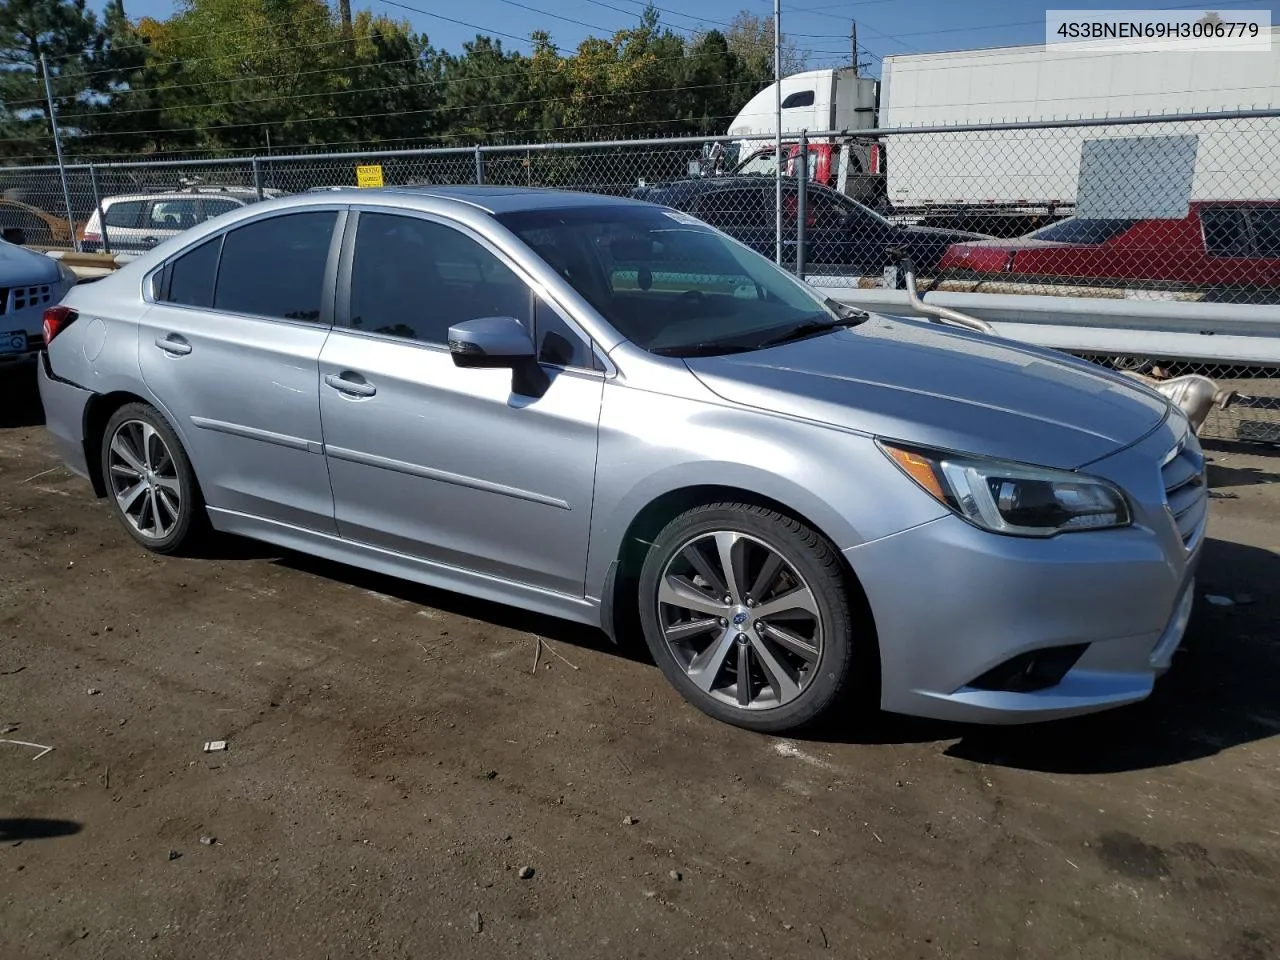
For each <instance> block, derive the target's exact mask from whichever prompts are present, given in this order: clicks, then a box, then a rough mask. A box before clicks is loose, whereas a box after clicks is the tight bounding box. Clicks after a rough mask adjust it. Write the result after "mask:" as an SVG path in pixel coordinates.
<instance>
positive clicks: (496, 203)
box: [352, 184, 638, 215]
mask: <svg viewBox="0 0 1280 960" xmlns="http://www.w3.org/2000/svg"><path fill="white" fill-rule="evenodd" d="M376 189H377V192H378V193H381V194H383V195H386V194H404V195H407V196H417V197H430V198H433V199H438V200H454V201H458V202H461V203H466V204H468V205H470V206H473V207H478V208H480V209H481V210H484V211H486V212H488V213H491V214H495V215H496V214H501V213H514V212H517V211H521V210H549V209H563V208H565V207H593V206H595V207H599V206H618V205H627V206H634V205H636V204H637V203H638V201H635V200H630V199H627V198H626V197H611V196H606V195H603V194H599V193H578V192H575V191H571V190H552V189H548V188H545V187H504V186H492V187H490V186H480V185H474V184H467V185H460V186H449V185H445V184H441V185H435V184H432V185H425V184H424V185H415V186H408V187H380V188H376ZM352 192H353V193H358V194H359V195H361V196H368V195H369V193H370V192H372V191H370V190H368V189H365V190H356V189H354V188H353V190H352Z"/></svg>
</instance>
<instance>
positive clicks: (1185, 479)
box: [1160, 433, 1209, 550]
mask: <svg viewBox="0 0 1280 960" xmlns="http://www.w3.org/2000/svg"><path fill="white" fill-rule="evenodd" d="M1160 473H1161V476H1162V478H1163V480H1164V502H1165V505H1166V506H1167V507H1168V508H1169V515H1170V516H1171V517H1173V522H1174V523H1175V524H1176V525H1177V527H1178V535H1179V536H1181V537H1182V543H1183V546H1185V547H1186V548H1187V549H1188V550H1192V549H1194V548H1195V546H1196V544H1197V543H1198V542H1199V541H1200V535H1201V534H1202V533H1204V522H1205V518H1206V516H1207V515H1208V511H1209V490H1208V487H1207V485H1206V484H1205V477H1204V456H1203V454H1201V453H1200V447H1199V444H1197V443H1196V442H1195V439H1194V438H1193V437H1192V435H1191V434H1190V433H1188V434H1187V436H1186V437H1184V438H1183V440H1182V441H1181V442H1180V443H1179V444H1178V445H1177V446H1176V447H1174V448H1173V449H1172V450H1170V451H1169V453H1168V454H1167V455H1166V456H1165V461H1164V464H1163V465H1162V466H1161V468H1160Z"/></svg>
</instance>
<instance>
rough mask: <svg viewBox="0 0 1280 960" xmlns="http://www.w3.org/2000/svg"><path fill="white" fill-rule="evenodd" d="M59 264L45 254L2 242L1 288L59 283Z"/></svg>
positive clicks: (0, 242) (0, 244)
mask: <svg viewBox="0 0 1280 960" xmlns="http://www.w3.org/2000/svg"><path fill="white" fill-rule="evenodd" d="M57 282H58V264H57V262H56V261H54V260H52V259H50V258H49V257H46V256H45V255H44V254H43V253H36V252H35V251H34V250H26V249H24V248H22V247H16V246H14V245H13V244H12V243H4V242H3V241H0V286H4V287H13V286H21V285H22V284H24V283H57Z"/></svg>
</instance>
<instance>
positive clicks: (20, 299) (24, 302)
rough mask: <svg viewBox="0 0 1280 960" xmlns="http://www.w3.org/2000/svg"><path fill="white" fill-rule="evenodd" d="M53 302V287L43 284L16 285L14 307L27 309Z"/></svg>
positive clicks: (15, 308)
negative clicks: (30, 285)
mask: <svg viewBox="0 0 1280 960" xmlns="http://www.w3.org/2000/svg"><path fill="white" fill-rule="evenodd" d="M52 302H53V287H51V286H49V284H47V283H45V284H41V285H40V286H37V287H14V288H13V309H14V310H15V311H17V310H26V309H27V308H28V307H39V306H43V305H44V304H46V303H52Z"/></svg>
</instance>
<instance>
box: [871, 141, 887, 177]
mask: <svg viewBox="0 0 1280 960" xmlns="http://www.w3.org/2000/svg"><path fill="white" fill-rule="evenodd" d="M881 149H882V148H881V145H880V144H878V143H873V144H872V145H871V172H872V173H883V172H884V171H882V170H881V169H880V166H881V156H880V151H881Z"/></svg>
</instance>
